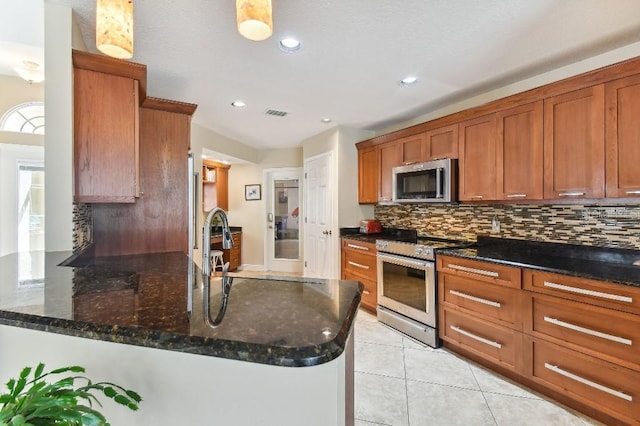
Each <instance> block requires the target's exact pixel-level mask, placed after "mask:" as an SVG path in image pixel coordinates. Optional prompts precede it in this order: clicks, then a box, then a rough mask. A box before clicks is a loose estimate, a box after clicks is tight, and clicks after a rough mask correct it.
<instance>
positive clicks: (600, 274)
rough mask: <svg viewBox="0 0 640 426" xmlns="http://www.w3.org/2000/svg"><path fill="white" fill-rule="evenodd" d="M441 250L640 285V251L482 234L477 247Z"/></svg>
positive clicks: (484, 259) (468, 257)
mask: <svg viewBox="0 0 640 426" xmlns="http://www.w3.org/2000/svg"><path fill="white" fill-rule="evenodd" d="M439 253H440V254H441V255H449V256H457V257H463V258H467V259H474V260H482V261H486V262H494V263H501V264H507V265H513V266H519V267H524V268H530V269H538V270H543V271H548V272H555V273H559V274H565V275H572V276H576V277H582V278H590V279H595V280H605V281H611V282H615V283H618V284H625V285H632V286H638V287H640V266H638V265H634V264H633V263H634V262H636V261H638V260H640V250H628V249H616V248H604V247H593V246H582V245H574V244H558V243H546V242H533V241H526V240H516V239H502V238H492V237H483V236H479V237H478V241H477V243H476V245H475V246H474V247H469V248H462V249H445V250H441V251H440V252H439Z"/></svg>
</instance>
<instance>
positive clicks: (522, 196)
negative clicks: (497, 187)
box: [507, 194, 527, 198]
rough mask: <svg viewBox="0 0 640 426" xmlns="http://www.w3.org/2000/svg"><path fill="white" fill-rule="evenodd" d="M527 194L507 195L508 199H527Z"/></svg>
mask: <svg viewBox="0 0 640 426" xmlns="http://www.w3.org/2000/svg"><path fill="white" fill-rule="evenodd" d="M526 197H527V194H507V198H526Z"/></svg>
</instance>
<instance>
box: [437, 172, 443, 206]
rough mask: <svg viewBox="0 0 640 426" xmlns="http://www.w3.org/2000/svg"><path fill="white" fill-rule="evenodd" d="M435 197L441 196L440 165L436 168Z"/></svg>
mask: <svg viewBox="0 0 640 426" xmlns="http://www.w3.org/2000/svg"><path fill="white" fill-rule="evenodd" d="M436 198H442V167H438V168H437V169H436Z"/></svg>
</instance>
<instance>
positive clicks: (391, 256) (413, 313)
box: [376, 238, 463, 348]
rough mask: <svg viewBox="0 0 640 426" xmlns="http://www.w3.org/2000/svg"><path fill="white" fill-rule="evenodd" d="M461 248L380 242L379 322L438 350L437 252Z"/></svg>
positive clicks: (431, 241) (426, 241)
mask: <svg viewBox="0 0 640 426" xmlns="http://www.w3.org/2000/svg"><path fill="white" fill-rule="evenodd" d="M461 245H463V243H461V242H460V241H453V240H443V239H437V238H418V240H417V242H403V241H388V240H377V241H376V247H377V249H378V256H377V262H378V264H377V266H378V320H379V321H380V322H383V323H385V324H387V325H389V326H391V327H393V328H395V329H397V330H399V331H401V332H403V333H405V334H407V335H408V336H411V337H413V338H414V339H416V340H419V341H421V342H423V343H426V344H427V345H429V346H432V347H434V348H436V347H438V346H439V339H438V330H437V324H438V311H437V299H436V297H437V293H436V284H437V282H436V271H435V250H436V249H438V248H447V247H457V246H461Z"/></svg>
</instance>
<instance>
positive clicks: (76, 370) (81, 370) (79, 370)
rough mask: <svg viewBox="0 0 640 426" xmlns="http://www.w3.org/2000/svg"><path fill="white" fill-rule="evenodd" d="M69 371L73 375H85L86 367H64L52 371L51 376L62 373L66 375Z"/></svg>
mask: <svg viewBox="0 0 640 426" xmlns="http://www.w3.org/2000/svg"><path fill="white" fill-rule="evenodd" d="M67 371H70V372H72V373H84V372H85V371H84V367H80V366H79V365H72V366H70V367H62V368H57V369H55V370H51V371H50V372H49V374H60V373H66V372H67Z"/></svg>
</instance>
